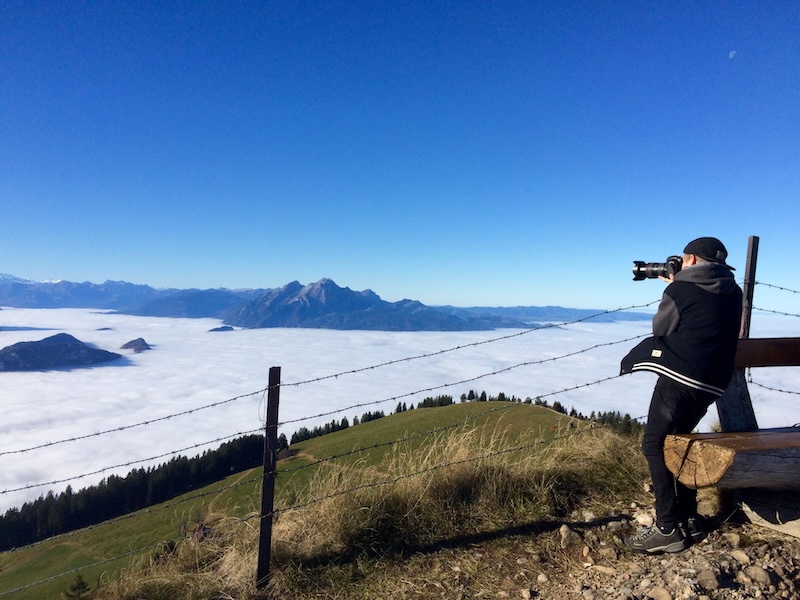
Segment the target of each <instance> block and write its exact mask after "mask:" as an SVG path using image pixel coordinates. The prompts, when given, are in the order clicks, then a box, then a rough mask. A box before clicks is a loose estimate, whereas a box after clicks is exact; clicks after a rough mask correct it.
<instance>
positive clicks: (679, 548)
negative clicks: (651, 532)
mask: <svg viewBox="0 0 800 600" xmlns="http://www.w3.org/2000/svg"><path fill="white" fill-rule="evenodd" d="M628 548H630V549H631V550H633V551H634V552H643V553H645V554H661V553H662V552H669V553H670V554H674V553H676V552H683V551H684V550H686V548H688V546H687V545H686V541H685V540H682V541H680V542H672V543H671V544H667V545H666V546H656V547H655V548H632V547H631V546H628Z"/></svg>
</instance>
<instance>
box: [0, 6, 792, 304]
mask: <svg viewBox="0 0 800 600" xmlns="http://www.w3.org/2000/svg"><path fill="white" fill-rule="evenodd" d="M0 219H2V235H0V272H6V273H11V274H14V275H17V276H20V277H26V278H31V279H68V280H73V281H94V282H98V283H99V282H102V281H105V280H107V279H114V280H126V281H132V282H134V283H147V284H150V285H153V286H156V287H200V288H209V287H229V288H238V287H277V286H282V285H284V284H285V283H288V282H289V281H292V280H295V279H296V280H299V281H301V282H302V283H310V282H312V281H316V280H318V279H321V278H323V277H330V278H332V279H334V280H335V281H336V282H337V283H338V284H339V285H342V286H348V287H350V288H352V289H356V290H361V289H365V288H371V289H373V290H374V291H375V292H376V293H378V294H379V295H380V296H381V297H383V298H384V299H386V300H390V301H395V300H399V299H402V298H413V299H417V300H420V301H421V302H423V303H425V304H431V305H436V304H454V305H461V306H471V305H496V306H513V305H546V304H560V305H566V306H576V307H592V308H616V307H619V306H628V305H632V304H636V303H640V302H649V301H652V300H656V299H657V298H658V297H659V296H660V294H661V291H662V289H663V285H662V284H661V283H660V282H657V281H645V282H637V283H633V282H632V281H631V273H630V268H631V262H632V261H633V260H646V261H658V262H661V261H663V260H664V259H665V258H666V257H667V256H668V255H669V254H673V253H680V252H681V250H682V249H683V246H684V245H685V244H686V242H688V241H689V240H691V239H693V238H695V237H698V236H703V235H713V236H717V237H719V238H720V239H722V240H723V241H724V242H725V244H726V245H727V246H728V249H729V251H730V259H729V260H730V262H731V263H732V264H733V265H734V266H736V267H737V268H738V273H739V274H740V276H741V274H742V271H743V268H744V261H745V252H746V249H747V240H748V236H750V235H757V236H759V237H760V253H759V271H758V278H759V279H760V280H763V281H766V282H769V283H772V284H774V285H779V286H783V287H787V288H790V289H795V290H797V289H800V276H799V275H798V272H799V271H800V269H798V267H797V264H796V263H797V261H798V258H799V257H800V241H799V240H800V236H799V235H798V231H797V229H798V226H797V223H798V222H800V5H798V3H797V2H759V3H756V2H696V3H663V2H521V1H520V2H511V1H500V2H467V1H457V2H435V1H425V2H375V1H370V2H358V1H347V2H335V1H329V2H304V1H297V2H285V1H272V2H209V3H205V2H170V3H161V2H63V3H54V2H49V1H46V2H35V1H16V0H6V1H5V2H3V3H2V4H1V5H0ZM758 292H759V294H760V293H761V290H758ZM769 293H773V292H765V296H764V298H765V299H766V298H769V302H762V304H765V305H768V306H767V307H768V308H773V309H777V310H785V311H790V312H797V304H798V302H797V300H796V298H797V295H795V294H788V295H787V294H777V293H775V295H774V300H773V297H772V296H768V294H769ZM757 300H758V296H757ZM756 304H758V302H756Z"/></svg>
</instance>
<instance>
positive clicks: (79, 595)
mask: <svg viewBox="0 0 800 600" xmlns="http://www.w3.org/2000/svg"><path fill="white" fill-rule="evenodd" d="M89 590H90V588H89V584H88V583H86V580H85V579H84V578H83V575H81V574H80V573H78V574H77V575H76V576H75V581H73V582H72V583H71V584H70V586H69V590H67V591H66V592H63V593H62V594H61V595H62V596H63V597H64V598H66V599H67V600H86V599H88V598H90V595H89Z"/></svg>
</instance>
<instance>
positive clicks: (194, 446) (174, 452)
mask: <svg viewBox="0 0 800 600" xmlns="http://www.w3.org/2000/svg"><path fill="white" fill-rule="evenodd" d="M261 431H262V429H261V428H258V429H251V430H250V431H239V432H237V433H233V434H231V435H226V436H223V437H218V438H216V439H214V440H209V441H207V442H200V443H197V444H192V445H191V446H187V447H186V448H180V449H178V450H171V451H169V452H165V453H164V454H159V455H157V456H151V457H149V458H142V459H138V460H132V461H130V462H126V463H122V464H118V465H113V466H110V467H103V468H102V469H98V470H96V471H91V472H88V473H81V474H80V475H73V476H72V477H65V478H64V479H56V480H53V481H45V482H43V483H31V484H28V485H25V486H22V487H18V488H11V489H6V490H0V496H1V495H3V494H10V493H12V492H20V491H24V490H32V489H34V488H37V487H44V486H46V485H56V484H59V483H66V482H68V481H75V480H77V479H83V478H84V477H91V476H92V475H99V474H100V473H105V472H107V471H111V470H113V469H121V468H123V467H132V466H133V465H138V464H141V463H147V462H152V461H154V460H158V459H160V458H166V457H167V456H175V455H177V454H179V453H181V452H187V451H189V450H196V449H198V448H202V447H203V446H208V445H209V444H216V443H218V442H223V441H225V440H230V439H232V438H235V437H242V436H245V435H253V434H255V433H259V432H261Z"/></svg>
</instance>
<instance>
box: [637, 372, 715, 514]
mask: <svg viewBox="0 0 800 600" xmlns="http://www.w3.org/2000/svg"><path fill="white" fill-rule="evenodd" d="M715 400H716V396H714V395H712V394H709V393H708V392H701V391H698V390H694V389H692V388H690V387H687V386H685V385H682V384H680V383H677V382H676V381H673V380H672V379H670V378H668V377H663V376H662V377H659V378H658V382H657V383H656V387H655V390H653V399H652V400H651V401H650V411H649V413H648V415H647V427H645V430H644V437H643V439H642V453H643V454H644V457H645V459H646V460H647V466H648V467H649V468H650V476H651V477H652V478H653V494H655V497H656V524H657V525H658V526H659V527H664V528H666V529H672V528H673V527H675V526H677V525H678V524H679V523H681V522H682V521H684V520H685V519H686V518H687V517H691V516H692V515H694V514H696V513H697V490H695V489H692V488H687V487H686V486H685V485H683V484H682V483H680V482H679V481H678V480H677V479H676V478H675V477H674V476H673V475H672V473H671V472H670V470H669V469H667V465H666V463H665V462H664V439H665V438H666V437H667V435H670V434H675V433H691V432H692V431H693V430H694V428H695V427H697V424H698V423H699V422H700V419H702V418H703V416H704V415H705V414H706V411H707V410H708V407H709V406H710V405H711V404H712V403H713V402H714V401H715Z"/></svg>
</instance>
